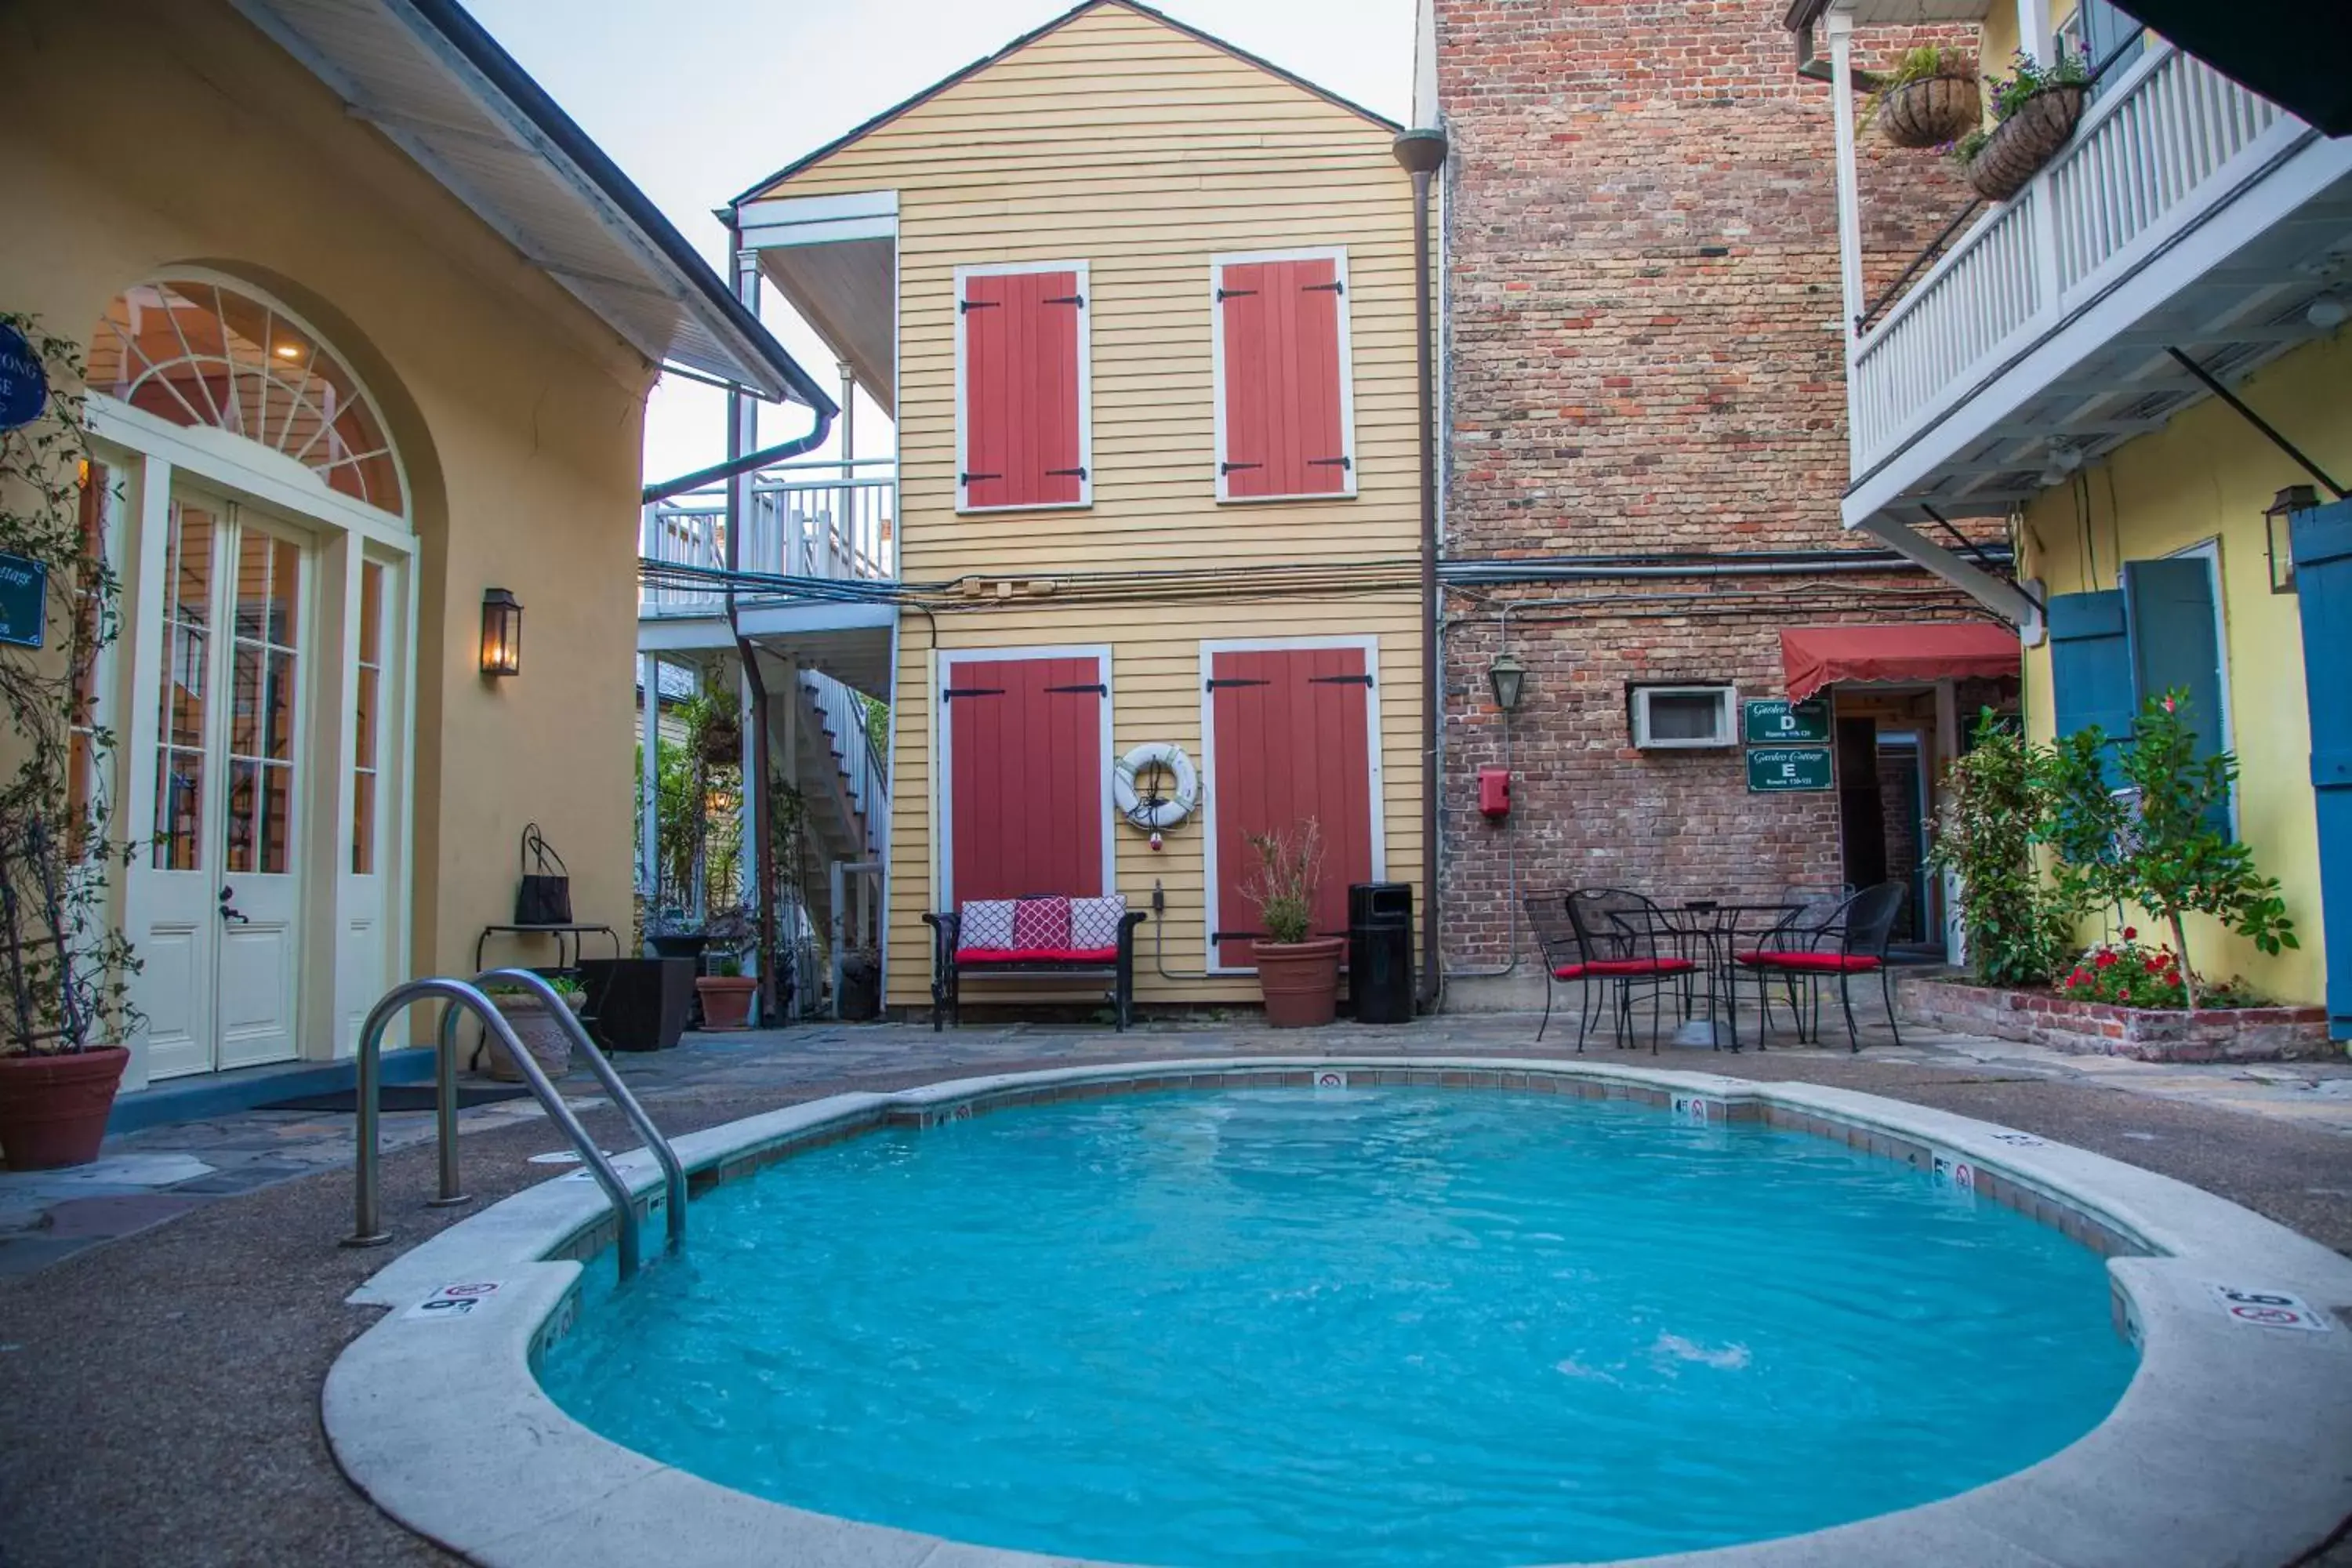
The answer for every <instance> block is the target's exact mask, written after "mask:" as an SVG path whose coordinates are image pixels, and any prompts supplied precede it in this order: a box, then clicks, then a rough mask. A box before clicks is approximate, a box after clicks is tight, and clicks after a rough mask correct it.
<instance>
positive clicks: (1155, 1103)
mask: <svg viewBox="0 0 2352 1568" xmlns="http://www.w3.org/2000/svg"><path fill="white" fill-rule="evenodd" d="M2133 1366H2134V1357H2133V1354H2132V1352H2131V1351H2130V1350H2129V1348H2128V1347H2127V1346H2126V1344H2125V1343H2124V1342H2122V1341H2120V1340H2119V1339H2118V1338H2117V1337H2116V1334H2115V1332H2114V1331H2113V1329H2112V1328H2111V1327H2110V1324H2109V1316H2108V1305H2107V1287H2106V1283H2105V1273H2104V1271H2103V1268H2102V1265H2101V1263H2100V1260H2099V1259H2098V1258H2096V1257H2095V1255H2094V1254H2092V1253H2091V1252H2090V1251H2088V1250H2087V1249H2085V1248H2083V1247H2077V1246H2075V1245H2074V1243H2071V1242H2069V1241H2067V1240H2065V1239H2064V1238H2063V1237H2061V1236H2059V1235H2058V1234H2057V1233H2056V1232H2054V1231H2052V1230H2050V1229H2048V1228H2046V1227H2044V1226H2037V1225H2035V1224H2033V1223H2032V1222H2031V1221H2028V1220H2025V1219H2022V1218H2021V1217H2020V1216H2019V1215H2016V1214H2014V1213H2012V1212H2011V1211H2010V1210H2008V1209H2005V1208H2002V1207H2000V1205H1995V1204H1992V1203H1990V1202H1980V1201H1978V1200H1976V1199H1975V1198H1973V1197H1971V1196H1969V1195H1968V1194H1959V1193H1955V1192H1952V1191H1949V1190H1947V1189H1944V1188H1941V1187H1938V1186H1937V1185H1936V1184H1934V1183H1933V1181H1932V1180H1931V1178H1929V1177H1928V1176H1926V1175H1922V1174H1919V1173H1914V1172H1912V1171H1911V1170H1909V1169H1908V1168H1907V1167H1905V1166H1901V1165H1897V1164H1895V1163H1893V1162H1891V1161H1885V1160H1876V1159H1872V1158H1868V1157H1866V1156H1863V1155H1859V1154H1855V1153H1853V1152H1849V1151H1847V1150H1846V1149H1844V1148H1843V1147H1841V1146H1834V1145H1832V1144H1830V1143H1829V1142H1825V1141H1823V1140H1821V1139H1817V1138H1812V1137H1808V1136H1805V1135H1803V1134H1800V1133H1790V1132H1780V1131H1770V1130H1768V1129H1765V1128H1762V1127H1760V1126H1754V1125H1748V1124H1741V1125H1738V1126H1734V1127H1728V1128H1727V1127H1724V1126H1721V1125H1716V1126H1707V1127H1701V1126H1696V1125H1690V1124H1685V1123H1682V1122H1678V1121H1675V1120H1673V1119H1671V1118H1669V1117H1668V1116H1667V1115H1666V1114H1665V1113H1664V1112H1663V1111H1659V1110H1650V1109H1647V1108H1643V1107H1638V1106H1633V1105H1630V1104H1626V1103H1623V1102H1608V1101H1595V1100H1561V1099H1558V1098H1554V1097H1551V1096H1545V1095H1532V1094H1509V1093H1496V1092H1493V1091H1487V1090H1439V1089H1362V1090H1340V1091H1337V1092H1331V1091H1324V1092H1323V1093H1321V1094H1318V1092H1317V1091H1314V1090H1309V1089H1295V1090H1294V1089H1268V1090H1263V1091H1242V1090H1226V1091H1210V1092H1202V1093H1172V1094H1152V1095H1147V1096H1134V1097H1127V1098H1118V1099H1109V1100H1090V1101H1083V1102H1078V1103H1073V1104H1066V1105H1060V1106H1052V1107H1036V1108H1031V1109H1021V1110H1003V1111H999V1112H995V1113H993V1114H990V1115H984V1116H981V1117H979V1118H976V1119H974V1120H972V1121H965V1122H960V1123H954V1124H951V1125H949V1126H944V1127H940V1128H937V1129H934V1130H931V1131H920V1132H918V1131H888V1132H879V1133H876V1134H873V1135H871V1136H867V1137H864V1138H859V1139H854V1140H851V1141H849V1142H843V1143H838V1144H835V1145H832V1146H830V1147H827V1148H824V1149H820V1150H816V1151H814V1152H810V1153H808V1154H805V1155H802V1156H799V1157H797V1158H794V1159H792V1160H788V1161H785V1162H782V1163H779V1164H777V1165H774V1166H772V1167H771V1168H769V1169H768V1170H766V1171H763V1172H762V1173H760V1174H759V1175H757V1176H756V1177H753V1178H751V1179H750V1180H747V1181H743V1182H739V1183H735V1184H730V1185H728V1186H725V1187H722V1188H719V1190H717V1191H715V1192H714V1193H712V1194H710V1195H709V1196H708V1197H706V1198H704V1199H702V1200H700V1201H698V1203H697V1204H696V1205H695V1207H694V1226H693V1233H692V1237H691V1239H690V1241H689V1243H688V1251H687V1253H686V1254H685V1255H684V1256H683V1257H682V1258H674V1259H668V1260H665V1261H663V1262H660V1263H658V1264H656V1266H654V1267H652V1268H648V1269H647V1270H646V1273H645V1274H644V1275H643V1276H641V1277H640V1279H638V1281H637V1282H636V1283H635V1284H634V1285H633V1286H632V1287H631V1288H630V1289H627V1290H625V1291H618V1292H616V1291H615V1290H614V1286H613V1283H612V1269H611V1265H610V1262H609V1261H606V1262H604V1263H603V1264H602V1265H601V1266H600V1267H599V1268H597V1269H595V1270H593V1275H592V1281H591V1283H590V1284H589V1286H588V1287H587V1300H586V1301H585V1303H584V1310H583V1312H582V1314H581V1317H580V1321H579V1324H578V1326H577V1327H576V1328H575V1329H574V1330H573V1331H572V1333H571V1334H570V1335H569V1336H568V1337H567V1338H565V1339H564V1340H562V1341H561V1342H558V1343H557V1344H556V1345H555V1346H554V1347H552V1348H551V1350H550V1352H548V1354H547V1357H546V1361H545V1364H544V1365H543V1366H542V1368H541V1378H542V1380H543V1382H544V1383H545V1385H546V1387H547V1389H548V1390H549V1392H550V1393H551V1394H552V1395H553V1396H554V1397H555V1399H556V1400H557V1401H558V1402H559V1403H561V1404H562V1405H563V1406H564V1407H565V1408H566V1409H567V1410H569V1411H571V1412H572V1414H573V1415H575V1416H577V1417H578V1418H579V1419H580V1420H582V1421H583V1422H585V1423H587V1424H588V1425H589V1426H593V1427H595V1428H597V1429H598V1430H600V1431H602V1432H604V1433H605V1434H606V1435H607V1436H611V1437H613V1438H614V1439H615V1440H616V1441H618V1442H621V1443H625V1444H626V1445H628V1446H629V1447H634V1448H637V1449H641V1450H643V1451H644V1452H646V1453H648V1454H652V1455H654V1456H656V1457H657V1458H661V1459H664V1460H667V1461H668V1462H670V1463H673V1464H676V1465H678V1466H680V1467H682V1468H687V1469H689V1470H692V1471H695V1472H696V1473H698V1474H700V1475H703V1476H706V1477H709V1479H713V1480H716V1481H719V1482H722V1483H724V1484H726V1485H728V1486H732V1487H737V1488H740V1489H743V1490H746V1491H751V1492H755V1493H758V1494H760V1495H761V1496H764V1497H769V1498H773V1499H775V1500H779V1501H782V1502H789V1503H793V1504H795V1505H797V1506H799V1507H803V1508H808V1509H814V1510H819V1511H822V1512H825V1513H833V1514H841V1515H845V1516H848V1517H850V1518H854V1519H861V1520H868V1521H875V1522H877V1523H884V1524H891V1525H897V1526H900V1527H903V1528H906V1529H910V1530H919V1531H929V1532H931V1533H934V1534H939V1535H944V1536H949V1537H952V1538H955V1539H958V1540H963V1541H970V1542H982V1543H985V1544H988V1545H993V1546H1010V1547H1020V1548H1024V1549H1027V1550H1031V1551H1036V1552H1059V1553H1066V1554H1069V1555H1073V1556H1083V1557H1092V1558H1100V1559H1107V1560H1110V1561H1113V1562H1120V1563H1156V1564H1183V1565H1187V1568H1203V1565H1208V1564H1227V1563H1269V1564H1270V1563H1281V1564H1286V1565H1288V1564H1324V1563H1329V1564H1362V1565H1370V1568H1409V1565H1410V1568H1418V1565H1423V1564H1447V1565H1454V1564H1463V1565H1468V1568H1499V1565H1502V1564H1510V1563H1553V1562H1566V1561H1580V1560H1581V1561H1591V1560H1601V1559H1610V1558H1617V1557H1629V1556H1638V1555H1643V1554H1645V1553H1650V1552H1667V1551H1675V1550H1689V1549H1694V1548H1698V1547H1705V1546H1716V1545H1722V1544H1726V1543H1728V1542H1738V1541H1748V1540H1755V1539H1759V1538H1763V1537H1769V1536H1774V1535H1783V1534H1788V1533H1790V1532H1793V1531H1806V1530H1814V1529H1820V1528H1822V1527H1824V1526H1828V1525H1832V1524H1836V1523H1839V1522H1842V1521H1847V1520H1853V1519H1859V1518H1863V1517H1864V1516H1866V1515H1870V1514H1874V1513H1881V1512H1885V1511H1887V1510H1892V1509H1898V1508H1904V1507H1907V1506H1910V1505H1912V1504H1916V1503H1921V1502H1926V1501H1928V1500H1933V1499H1935V1498H1938V1497H1943V1496H1948V1495H1949V1494H1951V1493H1954V1492H1958V1491H1961V1490H1964V1489H1968V1488H1969V1487H1972V1486H1975V1485H1977V1484H1979V1483H1980V1482H1983V1481H1988V1480H1990V1479H1994V1478H1996V1477H1999V1476H2001V1475H2004V1474H2006V1473H2008V1472H2010V1471H2012V1470H2015V1469H2019V1468H2022V1467H2024V1466H2026V1465H2030V1464H2032V1463H2033V1462H2034V1461H2035V1460H2038V1459H2041V1458H2044V1457H2045V1456H2047V1455H2049V1454H2051V1453H2053V1452H2054V1451H2055V1450H2057V1449H2058V1448H2060V1447H2063V1446H2064V1445H2066V1444H2067V1443H2068V1442H2070V1441H2072V1440H2073V1439H2074V1438H2075V1437H2077V1436H2081V1435H2082V1434H2083V1433H2084V1432H2085V1431H2087V1430H2089V1429H2090V1428H2091V1427H2092V1426H2095V1425H2096V1424H2097V1423H2098V1422H2099V1421H2100V1420H2101V1419H2102V1418H2103V1417H2104V1416H2105V1415H2106V1413H2107V1412H2108V1410H2109V1409H2111V1408H2112V1407H2113V1405H2114V1404H2115V1402H2116V1398H2117V1396H2118V1395H2119V1394H2121V1393H2122V1392H2123V1388H2124V1385H2125V1384H2126V1381H2127V1380H2128V1379H2129V1377H2130V1375H2131V1373H2132V1369H2133Z"/></svg>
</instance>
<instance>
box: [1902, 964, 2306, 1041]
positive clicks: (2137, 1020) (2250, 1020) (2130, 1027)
mask: <svg viewBox="0 0 2352 1568" xmlns="http://www.w3.org/2000/svg"><path fill="white" fill-rule="evenodd" d="M1895 1007H1896V1009H1897V1010H1898V1011H1899V1012H1900V1014H1901V1016H1902V1018H1903V1021H1904V1022H1905V1023H1906V1024H1924V1025H1926V1026H1928V1027H1929V1028H1934V1029H1948V1030H1950V1031H1952V1032H1953V1033H1955V1034H1962V1035H1990V1036H1991V1037H1994V1038H1995V1039H2000V1040H2017V1041H2020V1042H2021V1043H2023V1044H2026V1045H2034V1046H2047V1047H2050V1048H2051V1049H2053V1050H2058V1051H2068V1052H2072V1053H2074V1055H2077V1056H2103V1057H2131V1058H2137V1060H2140V1061H2147V1062H2270V1061H2288V1060H2294V1059H2296V1058H2306V1057H2326V1056H2333V1055H2335V1054H2336V1047H2334V1046H2333V1045H2331V1044H2330V1043H2329V1041H2328V1038H2327V1009H2326V1008H2325V1007H2225V1008H2210V1009H2207V1010H2204V1011H2200V1012H2196V1013H2181V1012H2175V1011H2172V1010H2170V1009H2166V1008H2154V1007H2117V1006H2114V1005H2110V1004H2108V1003H2105V1002H2081V1001H2075V1000H2074V999H2072V998H2069V997H2064V996H2059V995H2055V994H2052V993H2050V992H2047V991H2011V990H2004V989H2001V988H2000V987H1996V986H1990V985H1972V984H1969V983H1968V982H1966V981H1961V980H1938V979H1931V978H1928V977H1926V976H1912V977H1910V978H1903V979H1897V980H1896V981H1895Z"/></svg>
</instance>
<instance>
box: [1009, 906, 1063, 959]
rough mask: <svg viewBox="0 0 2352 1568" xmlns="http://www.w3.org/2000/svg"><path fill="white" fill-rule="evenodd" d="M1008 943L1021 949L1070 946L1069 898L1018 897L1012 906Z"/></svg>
mask: <svg viewBox="0 0 2352 1568" xmlns="http://www.w3.org/2000/svg"><path fill="white" fill-rule="evenodd" d="M1012 945H1013V947H1015V948H1019V949H1022V950H1024V951H1027V950H1031V949H1035V948H1041V947H1051V948H1061V947H1067V946H1069V945H1070V900H1067V899H1022V900H1018V901H1016V902H1015V903H1014V905H1013V942H1012Z"/></svg>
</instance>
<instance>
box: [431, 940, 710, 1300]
mask: <svg viewBox="0 0 2352 1568" xmlns="http://www.w3.org/2000/svg"><path fill="white" fill-rule="evenodd" d="M492 982H496V983H499V984H509V985H520V986H522V987H523V988H524V989H525V990H527V991H531V992H535V993H536V994H538V996H539V999H540V1001H541V1003H542V1004H544V1005H545V1006H546V1007H547V1010H548V1011H549V1012H551V1013H552V1014H554V1015H555V1017H556V1021H557V1022H558V1023H559V1024H561V1025H562V1027H563V1031H564V1033H566V1034H568V1035H570V1036H571V1037H572V1049H573V1050H575V1051H578V1052H580V1053H581V1054H582V1055H583V1056H584V1057H586V1058H587V1059H588V1070H589V1071H590V1072H592V1073H594V1074H595V1075H596V1081H597V1082H598V1083H600V1084H603V1085H604V1092H605V1093H606V1094H608V1095H610V1096H612V1099H613V1103H614V1104H615V1105H617V1106H619V1107H620V1108H621V1114H622V1115H623V1116H625V1117H627V1118H628V1121H629V1125H630V1126H631V1127H634V1128H635V1129H636V1131H637V1136H638V1137H640V1138H642V1139H644V1140H645V1141H646V1148H648V1149H650V1150H652V1151H653V1152H654V1160H655V1162H656V1163H657V1164H659V1165H660V1166H661V1169H662V1182H663V1184H664V1186H665V1189H666V1190H667V1193H668V1194H669V1244H670V1245H671V1246H672V1247H677V1246H681V1245H683V1244H684V1242H685V1240H686V1167H685V1166H684V1165H682V1164H680V1163H678V1158H677V1150H675V1149H672V1148H671V1147H670V1146H669V1140H668V1139H667V1138H665V1137H663V1136H662V1135H661V1129H659V1128H657V1127H656V1126H655V1125H654V1119H653V1118H652V1117H650V1116H647V1115H646V1108H645V1107H644V1106H642V1105H640V1104H638V1103H637V1097H636V1096H635V1095H634V1094H632V1093H630V1092H629V1086H628V1085H626V1084H625V1083H623V1082H622V1081H621V1075H620V1074H619V1073H617V1072H615V1071H614V1070H613V1064H612V1062H611V1061H609V1060H607V1059H606V1058H605V1056H604V1052H602V1051H600V1050H598V1049H597V1048H596V1043H595V1042H594V1041H593V1040H592V1039H590V1038H589V1037H588V1030H587V1026H585V1025H583V1024H582V1023H581V1022H580V1016H579V1015H578V1014H576V1013H574V1012H572V1007H571V1005H570V1004H569V1003H567V1002H565V1001H564V1000H563V996H562V993H560V992H558V991H557V990H556V989H555V987H554V986H552V985H550V984H548V983H547V980H546V977H545V976H543V975H541V974H537V973H533V972H531V971H530V970H528V969H486V970H484V971H483V972H482V973H479V974H478V975H476V976H474V984H477V985H482V984H489V983H492ZM622 1273H623V1275H624V1277H625V1276H626V1274H627V1273H628V1270H626V1269H624V1270H623V1271H622Z"/></svg>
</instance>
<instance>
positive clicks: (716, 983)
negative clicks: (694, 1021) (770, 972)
mask: <svg viewBox="0 0 2352 1568" xmlns="http://www.w3.org/2000/svg"><path fill="white" fill-rule="evenodd" d="M759 989H760V983H759V981H757V980H755V979H753V978H752V977H751V976H750V975H748V974H706V975H704V976H703V977H702V978H701V979H699V980H698V981H696V982H695V983H694V990H695V994H697V995H698V996H700V997H701V998H702V1026H703V1027H704V1028H706V1029H748V1028H750V1027H751V997H752V995H753V994H755V993H756V992H757V991H758V990H759Z"/></svg>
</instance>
